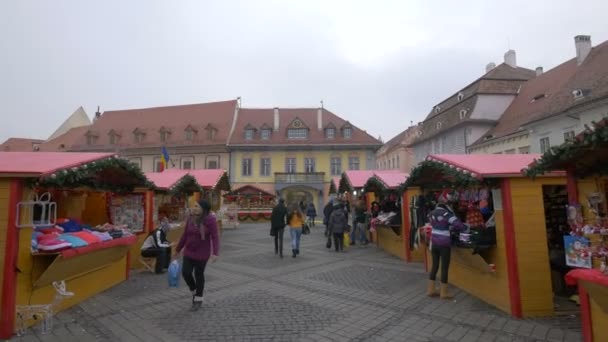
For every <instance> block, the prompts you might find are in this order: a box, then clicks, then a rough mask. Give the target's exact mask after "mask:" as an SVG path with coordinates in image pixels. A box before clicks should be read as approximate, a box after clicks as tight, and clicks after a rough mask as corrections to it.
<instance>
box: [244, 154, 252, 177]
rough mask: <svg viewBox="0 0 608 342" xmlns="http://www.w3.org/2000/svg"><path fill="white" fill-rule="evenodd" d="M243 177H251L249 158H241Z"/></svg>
mask: <svg viewBox="0 0 608 342" xmlns="http://www.w3.org/2000/svg"><path fill="white" fill-rule="evenodd" d="M242 163H243V170H242V175H243V176H251V158H243V162H242Z"/></svg>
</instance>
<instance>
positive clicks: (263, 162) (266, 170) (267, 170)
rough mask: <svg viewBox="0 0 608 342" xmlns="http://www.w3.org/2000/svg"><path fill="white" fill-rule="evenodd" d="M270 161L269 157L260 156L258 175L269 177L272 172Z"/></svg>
mask: <svg viewBox="0 0 608 342" xmlns="http://www.w3.org/2000/svg"><path fill="white" fill-rule="evenodd" d="M271 163H272V162H271V161H270V158H267V157H264V158H260V176H262V177H269V176H270V175H271V174H272V164H271Z"/></svg>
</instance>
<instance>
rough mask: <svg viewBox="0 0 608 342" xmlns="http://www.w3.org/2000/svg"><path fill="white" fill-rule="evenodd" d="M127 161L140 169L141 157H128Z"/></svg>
mask: <svg viewBox="0 0 608 342" xmlns="http://www.w3.org/2000/svg"><path fill="white" fill-rule="evenodd" d="M128 160H129V163H131V164H133V165H137V167H139V168H140V169H141V158H140V157H137V158H129V159H128Z"/></svg>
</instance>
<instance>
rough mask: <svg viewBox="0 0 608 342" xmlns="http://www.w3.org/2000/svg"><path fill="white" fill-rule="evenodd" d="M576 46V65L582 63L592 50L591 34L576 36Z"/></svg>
mask: <svg viewBox="0 0 608 342" xmlns="http://www.w3.org/2000/svg"><path fill="white" fill-rule="evenodd" d="M574 46H575V47H576V65H581V64H583V61H584V60H585V58H587V55H589V52H591V36H583V35H579V36H576V37H574Z"/></svg>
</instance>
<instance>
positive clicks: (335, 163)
mask: <svg viewBox="0 0 608 342" xmlns="http://www.w3.org/2000/svg"><path fill="white" fill-rule="evenodd" d="M330 167H331V175H332V176H339V175H341V174H342V158H340V157H332V158H331V161H330Z"/></svg>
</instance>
